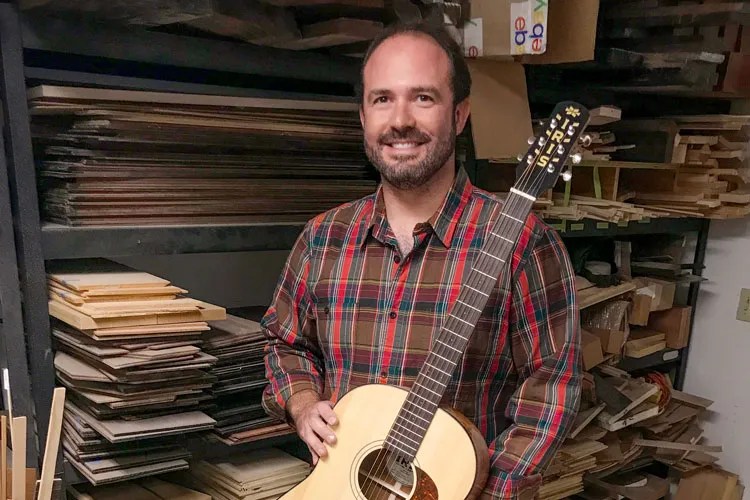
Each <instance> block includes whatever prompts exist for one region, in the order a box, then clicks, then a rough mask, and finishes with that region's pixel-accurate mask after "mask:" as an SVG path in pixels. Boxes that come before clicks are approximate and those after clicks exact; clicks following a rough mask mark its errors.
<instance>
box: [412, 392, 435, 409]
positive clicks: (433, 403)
mask: <svg viewBox="0 0 750 500" xmlns="http://www.w3.org/2000/svg"><path fill="white" fill-rule="evenodd" d="M412 395H413V396H416V397H418V398H419V399H424V400H425V401H427V402H428V403H430V404H431V405H433V406H439V405H438V403H436V402H434V401H433V400H431V399H427V398H426V397H424V396H420V395H419V394H417V393H416V392H412Z"/></svg>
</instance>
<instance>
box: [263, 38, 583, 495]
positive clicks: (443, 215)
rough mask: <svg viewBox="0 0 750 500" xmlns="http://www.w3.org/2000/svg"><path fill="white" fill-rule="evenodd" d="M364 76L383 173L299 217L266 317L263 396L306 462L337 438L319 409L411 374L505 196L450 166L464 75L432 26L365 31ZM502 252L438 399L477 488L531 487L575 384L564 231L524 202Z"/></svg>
mask: <svg viewBox="0 0 750 500" xmlns="http://www.w3.org/2000/svg"><path fill="white" fill-rule="evenodd" d="M362 81H363V88H362V91H361V98H362V100H361V108H360V117H361V121H362V126H363V129H364V141H365V149H366V152H367V155H368V157H369V159H370V161H371V162H372V164H373V165H374V166H375V167H376V168H377V169H378V171H379V172H380V174H381V180H382V182H381V185H380V186H379V188H378V190H377V192H376V193H375V194H373V195H371V196H368V197H366V198H364V199H360V200H357V201H354V202H352V203H348V204H346V205H343V206H341V207H338V208H336V209H333V210H331V211H329V212H327V213H325V214H322V215H320V216H318V217H316V218H315V219H313V220H312V221H310V222H309V223H308V224H307V225H306V227H305V229H304V231H303V233H302V234H301V235H300V237H299V239H298V240H297V242H296V244H295V246H294V248H293V250H292V252H291V254H290V256H289V259H288V261H287V264H286V267H285V269H284V270H283V272H282V275H281V278H280V281H279V285H278V288H277V291H276V293H275V296H274V299H273V303H272V305H271V307H270V308H269V310H268V312H267V314H266V316H265V317H264V319H263V327H264V331H265V332H266V334H267V336H268V338H269V347H268V351H267V356H266V367H267V376H268V379H269V381H270V385H269V386H268V388H267V389H266V392H265V393H264V400H263V403H264V407H265V408H266V411H267V412H268V413H269V414H271V415H274V416H277V417H279V418H282V419H286V420H287V421H289V422H290V423H292V424H293V425H294V427H295V428H296V430H297V432H298V434H299V435H300V437H301V438H302V439H303V440H304V442H305V443H306V444H307V446H308V448H309V449H310V452H311V453H312V457H313V462H314V463H316V462H317V460H318V458H319V457H325V456H326V446H327V444H333V443H335V442H336V438H335V427H336V422H337V420H336V415H335V413H334V411H333V410H332V407H333V404H334V403H335V402H336V401H337V400H338V399H340V398H341V397H342V396H343V395H344V394H345V393H346V392H347V391H349V390H351V389H353V388H354V387H357V386H360V385H363V384H370V383H383V384H392V385H399V386H403V387H409V386H410V385H411V384H412V383H413V382H414V379H415V377H416V376H417V374H418V372H419V369H420V368H421V366H422V364H423V363H424V360H425V357H426V355H427V352H428V351H429V349H430V345H431V339H432V335H433V334H435V333H437V331H438V330H439V328H440V326H441V325H442V322H443V320H444V319H445V317H446V316H447V314H448V313H449V312H450V310H451V307H452V306H453V304H454V302H455V299H456V297H457V295H458V291H459V289H460V285H461V281H462V277H463V276H464V275H465V273H467V272H468V270H469V269H470V266H471V262H472V261H473V260H474V259H475V258H476V257H477V254H478V252H479V249H480V248H481V245H482V244H483V242H484V241H485V239H486V238H487V235H488V230H489V224H490V223H491V221H494V220H495V219H496V218H497V214H498V212H499V209H500V207H501V205H502V204H501V202H499V201H498V200H497V199H496V198H495V197H493V196H492V195H490V194H488V193H485V192H483V191H481V190H479V189H477V188H475V187H473V186H472V185H471V183H470V182H469V180H468V179H467V176H466V173H465V172H464V171H463V170H461V169H458V170H457V169H456V163H455V138H456V134H457V133H460V132H461V130H463V128H464V125H465V123H466V120H467V117H468V115H469V100H468V97H469V91H470V85H471V78H470V75H469V71H468V68H467V65H466V62H465V61H464V59H463V57H462V54H461V51H460V49H459V47H458V46H457V45H456V44H455V43H454V42H453V41H452V40H451V38H450V37H449V36H448V35H447V34H446V33H445V32H443V31H442V30H437V29H434V28H430V27H425V26H420V25H412V26H405V27H397V28H391V29H389V30H388V31H387V32H386V33H384V34H383V36H381V37H379V38H378V39H377V40H375V41H373V43H372V45H371V47H370V50H369V51H368V53H367V55H366V57H365V60H364V63H363V69H362ZM509 118H510V117H502V116H499V117H498V120H503V119H509ZM512 263H513V265H512V266H511V268H510V269H509V270H508V272H506V273H504V274H502V275H501V276H500V278H499V279H498V284H497V286H496V288H495V291H494V292H493V294H492V295H491V296H490V299H489V302H488V304H487V307H486V308H485V309H484V312H483V313H482V317H481V319H480V321H479V323H478V324H477V327H476V329H475V331H474V333H473V335H472V337H471V340H470V343H469V346H468V348H467V352H466V354H465V355H464V358H463V360H462V362H461V363H460V364H459V366H458V367H457V369H456V372H455V373H454V376H453V379H452V383H451V384H450V386H449V387H448V390H447V393H446V395H445V397H444V399H443V403H444V404H449V405H451V406H453V407H455V408H456V409H458V410H459V411H461V412H462V413H463V414H464V415H466V416H467V417H468V418H469V419H471V420H473V422H474V423H475V424H476V425H477V427H478V428H479V430H480V431H481V432H482V433H483V434H484V436H485V437H486V439H487V442H488V444H489V449H490V453H491V457H490V460H491V461H490V466H491V469H490V477H489V480H488V482H487V485H486V487H485V491H484V494H483V498H513V499H516V498H532V497H533V495H534V494H535V492H536V490H537V489H538V486H539V483H540V480H541V477H540V473H541V471H543V469H544V468H545V466H546V465H547V464H548V462H549V460H550V458H551V457H552V456H553V455H554V453H555V452H556V450H557V449H558V447H559V445H560V443H561V441H562V440H563V439H564V437H565V434H566V433H567V432H568V430H569V428H570V425H571V423H572V419H573V418H574V416H575V414H576V412H577V408H578V400H579V395H580V378H581V377H580V364H579V355H580V342H579V326H578V310H577V305H576V300H575V286H574V275H573V272H572V270H571V266H570V262H569V260H568V256H567V254H566V251H565V248H564V246H563V244H562V243H561V241H560V239H559V237H558V236H557V234H556V233H555V232H554V231H553V230H551V229H550V228H549V227H548V226H546V225H544V224H543V223H542V222H541V221H540V220H539V219H538V218H537V217H536V216H534V215H531V216H529V219H528V221H527V222H526V225H525V227H524V229H523V233H522V236H521V238H520V242H519V243H518V245H517V248H516V250H515V252H514V256H513V259H512ZM449 451H450V450H446V452H448V453H449ZM450 500H453V499H450Z"/></svg>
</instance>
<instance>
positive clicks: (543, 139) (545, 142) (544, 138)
mask: <svg viewBox="0 0 750 500" xmlns="http://www.w3.org/2000/svg"><path fill="white" fill-rule="evenodd" d="M538 142H539V145H540V146H544V145H545V144H547V138H546V137H540V138H539V141H538Z"/></svg>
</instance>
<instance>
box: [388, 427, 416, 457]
mask: <svg viewBox="0 0 750 500" xmlns="http://www.w3.org/2000/svg"><path fill="white" fill-rule="evenodd" d="M393 432H396V431H393ZM397 434H398V433H397ZM389 444H390V445H391V446H394V447H396V448H398V447H399V446H406V447H407V448H409V449H410V450H411V452H412V453H414V454H416V453H417V449H416V448H415V447H413V446H411V445H410V444H407V443H402V442H400V441H399V442H397V443H389ZM417 444H419V443H417Z"/></svg>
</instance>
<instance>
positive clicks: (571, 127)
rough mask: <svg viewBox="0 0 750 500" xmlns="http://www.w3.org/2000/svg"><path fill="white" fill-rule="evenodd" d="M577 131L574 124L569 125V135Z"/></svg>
mask: <svg viewBox="0 0 750 500" xmlns="http://www.w3.org/2000/svg"><path fill="white" fill-rule="evenodd" d="M575 133H576V129H575V127H573V125H571V126H570V127H568V135H573V134H575Z"/></svg>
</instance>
